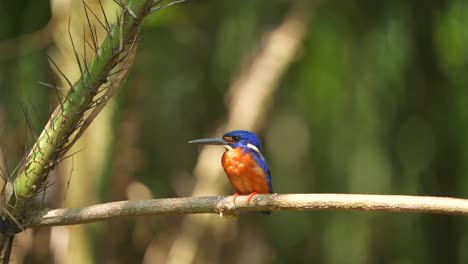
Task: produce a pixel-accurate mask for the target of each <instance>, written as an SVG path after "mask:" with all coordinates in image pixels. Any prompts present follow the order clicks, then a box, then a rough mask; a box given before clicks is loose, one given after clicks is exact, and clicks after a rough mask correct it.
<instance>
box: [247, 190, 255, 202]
mask: <svg viewBox="0 0 468 264" xmlns="http://www.w3.org/2000/svg"><path fill="white" fill-rule="evenodd" d="M256 194H257V192H253V193H251V194H249V196H247V203H250V200H252V197H254V195H256Z"/></svg>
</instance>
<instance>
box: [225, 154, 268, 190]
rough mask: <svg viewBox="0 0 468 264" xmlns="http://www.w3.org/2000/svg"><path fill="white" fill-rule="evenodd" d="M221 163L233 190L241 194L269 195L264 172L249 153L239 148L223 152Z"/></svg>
mask: <svg viewBox="0 0 468 264" xmlns="http://www.w3.org/2000/svg"><path fill="white" fill-rule="evenodd" d="M221 163H222V165H223V168H224V171H225V172H226V175H227V176H228V178H229V181H230V182H231V184H232V186H233V187H234V189H235V190H236V191H237V192H239V193H241V194H250V193H252V192H257V193H270V189H269V188H268V182H267V179H266V177H265V172H264V171H263V170H262V168H260V167H259V166H258V165H257V163H256V162H255V159H254V158H253V156H252V154H250V152H246V153H242V150H241V149H240V148H236V149H232V150H228V151H226V152H224V154H223V157H222V160H221Z"/></svg>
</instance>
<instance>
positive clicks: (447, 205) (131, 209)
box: [29, 194, 468, 227]
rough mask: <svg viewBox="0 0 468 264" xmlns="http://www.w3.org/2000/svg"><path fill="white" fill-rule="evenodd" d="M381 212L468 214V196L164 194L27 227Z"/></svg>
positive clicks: (67, 213) (66, 212)
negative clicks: (171, 217)
mask: <svg viewBox="0 0 468 264" xmlns="http://www.w3.org/2000/svg"><path fill="white" fill-rule="evenodd" d="M267 210H268V211H306V210H342V211H350V210H357V211H383V212H413V213H433V214H451V215H463V216H468V199H459V198H450V197H433V196H409V195H369V194H272V195H256V196H254V198H253V199H252V201H251V202H250V203H247V196H239V197H238V199H237V200H236V204H234V203H233V202H232V196H208V197H188V198H166V199H154V200H136V201H120V202H112V203H105V204H98V205H93V206H88V207H82V208H71V209H55V210H50V211H44V212H43V213H41V214H39V215H38V216H37V217H35V218H34V219H33V220H32V222H31V223H30V225H29V227H41V226H57V225H75V224H84V223H89V222H98V221H105V220H109V219H112V218H117V217H128V216H160V215H182V214H206V213H212V214H219V215H220V216H233V215H237V214H238V213H241V212H253V211H258V212H261V211H267Z"/></svg>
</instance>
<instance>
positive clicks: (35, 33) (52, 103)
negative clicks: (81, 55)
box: [0, 0, 468, 264]
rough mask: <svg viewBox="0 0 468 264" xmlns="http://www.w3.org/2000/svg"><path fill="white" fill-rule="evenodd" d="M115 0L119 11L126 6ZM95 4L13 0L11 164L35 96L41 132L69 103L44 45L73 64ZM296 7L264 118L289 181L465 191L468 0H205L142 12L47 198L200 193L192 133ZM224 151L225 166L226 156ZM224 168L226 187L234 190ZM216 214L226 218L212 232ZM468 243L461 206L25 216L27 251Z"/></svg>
mask: <svg viewBox="0 0 468 264" xmlns="http://www.w3.org/2000/svg"><path fill="white" fill-rule="evenodd" d="M87 2H88V3H89V4H90V7H91V8H92V9H93V10H95V11H96V13H99V11H100V9H99V5H97V4H96V3H97V1H94V2H93V1H87ZM103 2H104V6H105V8H106V10H107V12H108V14H109V17H110V19H111V20H112V19H115V10H116V5H115V4H113V3H112V1H103ZM82 10H83V8H82V4H81V1H72V0H69V1H65V0H63V1H60V0H55V1H48V0H29V1H13V0H3V1H1V2H0V143H1V148H2V150H3V152H4V153H5V160H6V164H2V165H3V166H4V167H8V168H9V170H10V171H11V170H13V168H14V167H15V166H16V164H18V163H19V162H20V160H21V158H22V157H23V156H24V154H25V152H26V149H27V148H28V147H29V146H30V145H31V144H32V143H33V141H34V140H33V139H34V137H33V136H32V135H31V133H30V132H29V131H28V129H27V126H26V118H25V116H24V113H23V111H22V107H24V108H26V109H27V110H28V112H29V115H30V117H31V120H32V126H33V128H34V130H35V131H36V133H39V132H40V131H41V129H42V127H43V126H44V125H45V123H46V120H47V118H48V116H49V115H50V113H51V112H52V110H53V109H54V108H55V107H56V106H57V104H58V103H57V96H56V93H55V91H54V89H52V88H49V87H46V86H44V85H41V84H39V82H45V83H49V84H53V83H57V85H59V86H60V87H63V91H64V92H66V88H67V87H66V84H65V83H63V80H60V78H59V77H57V75H56V74H54V72H53V71H52V70H50V66H49V62H48V59H47V56H50V57H52V58H53V59H54V61H56V62H57V64H58V65H60V67H61V68H62V69H63V70H64V72H66V73H67V76H69V77H70V78H71V79H76V74H77V69H78V66H77V64H76V62H75V61H74V55H73V53H72V51H70V49H69V48H68V49H67V45H69V44H70V43H69V39H68V33H67V31H66V28H67V24H68V18H69V16H70V15H71V17H70V18H71V19H70V20H71V26H72V31H73V33H74V34H76V35H75V37H74V38H75V40H76V43H75V44H76V45H77V46H78V47H79V48H78V49H79V50H80V51H81V50H82V47H83V45H84V44H83V42H82V41H81V42H80V40H82V38H83V32H82V30H83V25H85V24H86V23H85V22H84V20H83V13H82ZM294 12H299V13H301V14H302V16H301V19H302V23H304V25H305V35H304V36H303V39H301V40H299V46H298V47H297V49H296V50H295V51H294V54H295V55H294V56H293V58H292V59H290V60H288V61H287V62H285V65H284V67H285V70H284V72H280V74H278V76H276V78H278V79H277V80H278V81H277V82H274V84H273V85H274V89H272V92H271V94H268V95H267V97H268V99H264V98H262V99H261V100H264V101H266V102H267V103H265V104H262V106H261V107H262V111H263V118H259V120H258V123H256V125H255V129H256V132H258V134H259V135H260V137H261V139H262V142H263V153H264V156H265V157H266V159H267V160H268V162H269V165H270V170H271V172H272V177H273V186H274V189H275V191H276V192H278V193H366V194H407V195H430V196H452V197H466V196H467V195H468V180H467V179H468V167H467V166H466V165H465V164H467V161H468V107H467V106H468V1H463V0H451V1H426V2H424V3H419V2H417V1H385V2H381V1H378V2H376V1H371V0H367V1H317V2H313V3H312V2H300V1H284V0H270V1H214V0H206V1H199V0H198V1H197V0H193V1H189V2H188V3H185V4H181V5H176V6H173V7H170V8H167V9H163V10H161V11H158V12H157V13H155V14H153V15H151V16H150V18H149V19H148V20H147V21H146V22H145V25H144V27H143V30H142V37H141V41H140V42H139V47H138V51H137V57H136V60H135V64H134V67H133V68H132V70H131V73H130V75H129V77H128V79H127V82H126V85H125V87H123V89H121V90H120V92H119V94H118V95H117V98H115V101H113V102H112V103H111V104H110V105H109V106H108V107H106V109H105V111H104V112H103V113H102V115H101V116H100V117H99V119H98V120H96V122H95V123H94V124H93V125H92V126H91V129H90V130H89V131H87V133H86V135H85V137H84V138H83V140H82V141H81V142H80V143H79V144H78V146H77V148H76V150H79V151H80V152H79V153H78V154H76V155H75V156H74V157H73V158H72V159H69V160H67V162H65V163H64V164H61V165H60V166H59V168H58V169H56V170H55V171H54V172H53V173H52V175H51V181H50V183H51V184H52V186H51V187H50V188H49V189H48V195H47V199H46V204H45V205H44V206H46V207H51V208H56V207H71V206H73V207H79V206H87V205H91V204H96V203H102V202H109V201H117V200H125V199H150V198H164V197H183V196H190V195H191V194H192V189H193V188H194V186H196V185H197V178H196V177H194V175H193V174H194V173H193V170H194V167H195V164H196V163H197V159H198V157H199V151H200V149H199V148H197V147H196V146H193V145H188V144H187V141H189V140H191V139H195V138H202V137H211V136H218V134H216V133H217V129H218V128H219V127H220V126H221V124H223V123H224V122H226V120H227V119H228V118H229V112H228V107H227V106H228V102H229V98H231V97H235V96H236V94H229V93H228V91H229V89H230V87H232V86H233V83H235V82H236V80H237V79H238V78H239V76H242V74H243V73H245V72H246V71H247V72H248V71H249V69H250V66H251V65H252V64H254V63H255V60H256V59H257V58H258V57H259V56H260V54H261V51H262V48H263V47H264V46H266V45H267V44H268V40H269V39H268V36H269V34H271V32H274V31H275V30H276V29H277V28H278V27H279V26H280V25H281V24H282V23H283V22H284V21H285V20H287V19H288V17H289V16H290V15H291V13H294ZM291 34H292V36H295V35H294V32H293V33H291ZM102 38H103V35H101V38H100V39H101V40H102ZM270 44H271V43H270ZM273 44H275V43H273ZM277 46H279V49H281V45H277ZM87 52H90V49H89V48H88V50H87ZM89 58H90V55H89V57H88V59H89ZM275 59H276V58H275V57H274V58H270V60H272V61H273V63H274V62H275ZM266 66H268V65H266ZM263 70H264V71H265V72H266V73H268V72H269V71H268V67H266V68H264V69H263ZM254 87H255V86H254ZM252 89H255V88H252ZM234 91H235V90H234ZM252 92H253V91H252ZM254 99H257V98H254ZM259 100H260V99H259ZM247 110H249V109H247ZM247 112H248V111H247ZM242 118H244V117H243V116H241V117H240V119H242ZM243 128H244V127H238V129H243ZM219 151H220V152H219V156H220V155H221V152H222V150H219ZM0 163H3V161H1V162H0ZM212 164H213V166H215V167H216V168H218V169H219V167H220V162H219V158H216V159H213V160H212ZM201 173H203V172H201ZM218 174H219V175H218V178H219V180H220V181H221V182H222V183H223V186H225V188H224V189H223V191H221V192H219V191H216V192H217V194H218V195H227V194H232V193H233V191H232V189H231V188H230V187H229V186H228V185H227V179H226V178H225V176H224V174H222V173H218ZM212 194H213V193H210V192H206V193H202V195H212ZM203 222H205V223H212V224H208V225H206V224H205V225H206V227H205V228H204V229H203V230H204V231H200V230H202V229H200V228H199V225H203V224H202V223H203ZM176 241H179V242H180V241H185V242H181V243H179V245H182V246H180V247H176V246H175V245H176V244H177V243H176ZM184 243H185V244H184ZM467 249H468V221H467V219H466V218H463V217H457V216H440V215H422V214H409V213H398V214H397V213H369V212H333V211H308V212H278V213H274V214H273V215H272V216H270V217H262V216H261V215H257V214H246V215H242V216H241V217H239V218H238V219H224V218H220V217H218V216H194V217H192V218H190V219H189V220H188V219H185V220H184V217H182V216H174V217H141V218H132V219H118V220H112V221H108V222H104V223H95V224H88V225H81V226H74V227H54V228H41V229H37V230H28V231H27V232H25V233H23V234H21V235H19V236H17V238H16V242H15V247H14V255H13V261H14V262H15V263H185V262H188V263H221V262H222V263H246V262H250V263H395V264H406V263H468V250H467ZM187 256H189V257H187ZM188 260H189V261H188Z"/></svg>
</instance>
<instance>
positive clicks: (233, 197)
mask: <svg viewBox="0 0 468 264" xmlns="http://www.w3.org/2000/svg"><path fill="white" fill-rule="evenodd" d="M239 194H240V192H236V193H235V194H234V196H232V202H233V203H236V199H237V196H239Z"/></svg>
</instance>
